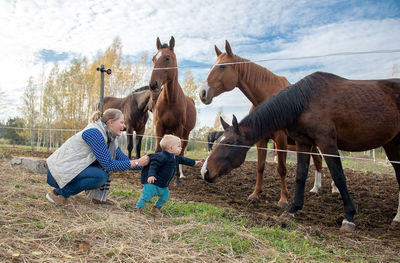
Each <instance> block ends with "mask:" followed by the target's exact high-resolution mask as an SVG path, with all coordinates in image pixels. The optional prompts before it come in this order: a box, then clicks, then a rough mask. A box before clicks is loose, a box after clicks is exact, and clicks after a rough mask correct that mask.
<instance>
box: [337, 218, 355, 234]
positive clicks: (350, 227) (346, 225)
mask: <svg viewBox="0 0 400 263" xmlns="http://www.w3.org/2000/svg"><path fill="white" fill-rule="evenodd" d="M354 229H356V224H354V223H353V222H349V221H347V220H346V219H344V220H343V222H342V226H341V227H340V231H343V232H353V231H354Z"/></svg>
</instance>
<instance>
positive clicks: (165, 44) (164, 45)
mask: <svg viewBox="0 0 400 263" xmlns="http://www.w3.org/2000/svg"><path fill="white" fill-rule="evenodd" d="M167 47H168V44H167V43H164V44H162V45H161V47H160V49H161V48H167Z"/></svg>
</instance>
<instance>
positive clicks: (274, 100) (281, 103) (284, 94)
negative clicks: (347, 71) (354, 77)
mask: <svg viewBox="0 0 400 263" xmlns="http://www.w3.org/2000/svg"><path fill="white" fill-rule="evenodd" d="M332 77H338V76H336V75H333V74H329V73H323V72H316V73H313V74H311V75H308V76H306V77H305V78H303V79H301V80H299V81H298V82H297V83H295V84H293V85H290V86H288V87H287V88H286V89H284V90H282V91H281V92H279V93H278V94H276V95H274V96H272V97H271V98H270V99H269V100H267V101H265V102H264V103H262V104H260V105H259V106H257V107H255V108H254V110H253V111H252V112H251V113H249V115H247V116H246V117H245V118H244V119H243V120H242V121H241V122H240V123H239V125H240V126H245V127H251V128H252V131H253V132H254V134H252V135H253V136H254V137H255V138H257V139H260V138H262V137H265V136H271V135H272V133H274V132H275V131H278V130H282V129H286V128H288V127H290V126H291V125H292V124H293V123H294V122H295V121H296V120H297V118H298V117H299V115H300V114H301V113H302V112H303V111H304V110H306V109H307V107H308V103H309V101H310V99H311V97H312V96H313V95H314V94H315V92H316V91H317V90H318V89H320V88H322V87H325V86H326V85H327V84H326V79H327V78H332Z"/></svg>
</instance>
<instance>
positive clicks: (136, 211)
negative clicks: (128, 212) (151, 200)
mask: <svg viewBox="0 0 400 263" xmlns="http://www.w3.org/2000/svg"><path fill="white" fill-rule="evenodd" d="M132 213H133V214H134V215H135V216H144V214H143V207H142V208H135V209H133V211H132Z"/></svg>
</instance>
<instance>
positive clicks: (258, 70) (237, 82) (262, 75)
mask: <svg viewBox="0 0 400 263" xmlns="http://www.w3.org/2000/svg"><path fill="white" fill-rule="evenodd" d="M214 47H215V52H216V54H217V62H216V64H215V65H214V66H213V67H212V68H211V70H210V72H209V74H208V77H207V82H206V85H203V86H202V87H201V89H200V93H199V95H200V99H201V101H202V102H203V103H204V104H210V103H211V102H212V99H213V98H214V97H216V96H218V95H220V94H221V93H223V92H227V91H231V90H233V89H234V88H235V87H238V88H239V89H240V90H241V91H242V92H243V94H244V95H245V96H246V97H247V98H248V99H249V100H250V101H251V102H252V103H253V105H252V107H251V109H250V111H252V110H253V109H254V107H256V106H257V105H260V104H261V103H263V102H264V101H266V100H267V99H269V98H270V97H271V96H273V95H274V94H276V93H278V92H279V91H281V90H283V89H285V88H286V87H287V86H289V84H290V83H289V82H288V81H287V79H286V78H285V77H282V76H278V75H275V74H274V73H272V72H271V71H269V70H268V69H266V68H264V67H262V66H260V65H257V64H255V63H250V61H249V60H247V59H244V58H241V57H239V56H237V55H235V54H233V52H232V49H231V46H230V44H229V42H228V41H226V42H225V51H226V52H225V53H222V52H221V51H220V50H219V49H218V47H217V46H214ZM269 139H273V140H274V141H275V142H276V144H277V146H278V149H279V150H283V151H278V153H277V154H278V166H277V171H278V173H279V175H280V179H281V196H280V200H279V202H278V205H279V206H281V207H286V206H287V205H288V201H287V198H288V195H289V192H288V190H287V186H286V156H287V153H286V151H285V150H286V149H287V143H288V140H287V135H286V132H285V131H283V130H282V131H276V132H275V133H274V134H272V136H271V137H269V138H263V139H262V140H260V141H259V142H257V179H256V185H255V188H254V191H253V193H252V194H251V195H250V196H249V199H251V200H258V199H259V196H260V193H261V192H262V186H263V173H264V167H265V160H266V158H267V152H266V151H265V150H264V149H265V148H267V145H268V141H269ZM263 148H264V149H263ZM318 158H319V159H318ZM313 160H314V163H316V164H318V163H321V158H320V157H318V156H317V155H313ZM315 176H316V177H317V176H320V174H317V173H316V175H315Z"/></svg>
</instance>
